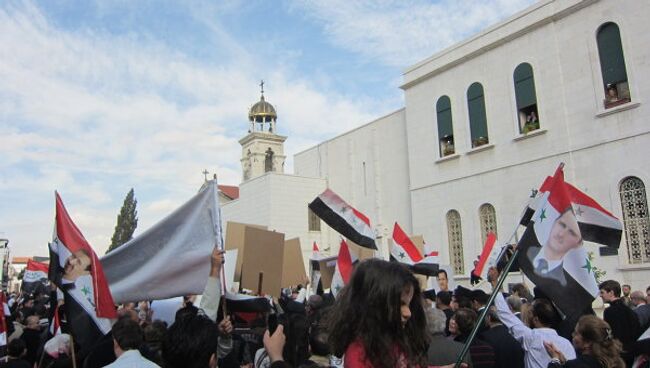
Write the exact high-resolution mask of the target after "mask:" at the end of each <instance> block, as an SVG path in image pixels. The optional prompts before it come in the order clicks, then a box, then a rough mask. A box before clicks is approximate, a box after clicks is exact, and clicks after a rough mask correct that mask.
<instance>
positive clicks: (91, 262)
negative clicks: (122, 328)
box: [49, 193, 117, 350]
mask: <svg viewBox="0 0 650 368" xmlns="http://www.w3.org/2000/svg"><path fill="white" fill-rule="evenodd" d="M55 196H56V226H55V229H54V236H53V239H52V243H50V246H49V248H50V269H49V277H50V280H51V281H52V282H54V283H55V284H56V285H57V286H58V287H59V288H60V289H61V290H62V291H63V293H64V300H65V310H66V317H67V321H68V326H69V327H70V330H71V332H72V334H73V336H74V338H75V340H76V342H77V343H78V344H79V345H80V347H81V349H82V350H84V349H89V348H91V347H92V346H93V344H94V343H95V342H96V341H97V340H98V339H99V338H101V337H102V336H104V335H106V334H107V333H108V332H110V330H111V326H112V323H111V319H112V318H117V313H116V311H115V304H114V303H113V298H112V297H111V293H110V290H109V288H108V283H107V282H106V279H105V277H104V270H103V269H102V264H101V263H100V262H99V259H98V258H97V255H96V254H95V252H94V251H93V249H92V248H91V246H90V244H88V242H87V241H86V239H85V238H84V236H83V234H82V233H81V231H80V230H79V228H77V226H76V225H75V224H74V222H73V221H72V219H71V218H70V215H69V214H68V212H67V210H66V209H65V206H64V205H63V201H62V200H61V197H60V196H59V194H58V193H55Z"/></svg>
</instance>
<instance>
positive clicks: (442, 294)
mask: <svg viewBox="0 0 650 368" xmlns="http://www.w3.org/2000/svg"><path fill="white" fill-rule="evenodd" d="M438 304H442V305H445V306H446V305H449V304H451V292H450V291H439V292H438V293H437V294H436V305H438Z"/></svg>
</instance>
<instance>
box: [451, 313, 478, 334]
mask: <svg viewBox="0 0 650 368" xmlns="http://www.w3.org/2000/svg"><path fill="white" fill-rule="evenodd" d="M476 319H477V315H476V312H475V311H474V310H473V309H470V308H460V309H459V310H457V311H456V313H454V320H455V321H456V324H457V325H458V332H460V334H461V335H469V333H470V332H472V328H473V327H474V324H475V323H476Z"/></svg>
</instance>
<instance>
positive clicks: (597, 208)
mask: <svg viewBox="0 0 650 368" xmlns="http://www.w3.org/2000/svg"><path fill="white" fill-rule="evenodd" d="M553 179H554V178H553V177H550V176H549V177H547V178H546V179H545V180H544V183H542V186H541V187H540V189H539V191H537V192H536V193H535V194H534V195H533V196H532V197H531V200H530V202H529V204H528V206H527V208H526V211H525V212H524V215H523V216H522V218H521V222H520V223H521V224H522V225H524V226H526V225H527V224H528V222H529V221H530V219H531V218H532V216H533V213H534V212H535V210H536V209H537V208H539V206H540V203H541V202H542V201H543V197H544V193H546V192H548V191H549V190H550V187H551V185H552V184H553ZM564 185H565V186H566V190H567V192H568V195H569V198H570V199H571V206H572V207H573V211H574V213H575V215H576V219H577V221H578V226H579V227H580V232H581V233H582V238H583V239H584V240H586V241H589V242H593V243H598V244H602V245H604V246H608V247H613V248H618V247H619V245H620V244H621V237H622V235H623V225H622V223H621V221H620V220H619V219H618V218H617V217H616V216H614V215H613V214H612V213H611V212H609V211H607V210H606V209H604V208H603V207H602V206H601V205H600V204H598V202H596V201H595V200H594V199H593V198H591V197H590V196H588V195H587V194H585V193H584V192H582V191H581V190H580V189H578V188H576V187H574V186H573V185H571V184H569V183H566V182H565V183H564Z"/></svg>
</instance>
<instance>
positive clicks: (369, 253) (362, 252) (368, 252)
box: [346, 239, 375, 261]
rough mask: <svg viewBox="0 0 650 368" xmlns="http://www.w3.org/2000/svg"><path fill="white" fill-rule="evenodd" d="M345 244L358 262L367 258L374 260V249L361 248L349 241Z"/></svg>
mask: <svg viewBox="0 0 650 368" xmlns="http://www.w3.org/2000/svg"><path fill="white" fill-rule="evenodd" d="M346 243H348V249H350V251H351V252H354V253H355V254H356V255H357V257H359V261H363V260H364V259H368V258H375V250H374V249H370V248H366V247H362V246H360V245H358V244H357V243H355V242H353V241H351V240H350V239H348V240H346Z"/></svg>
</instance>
